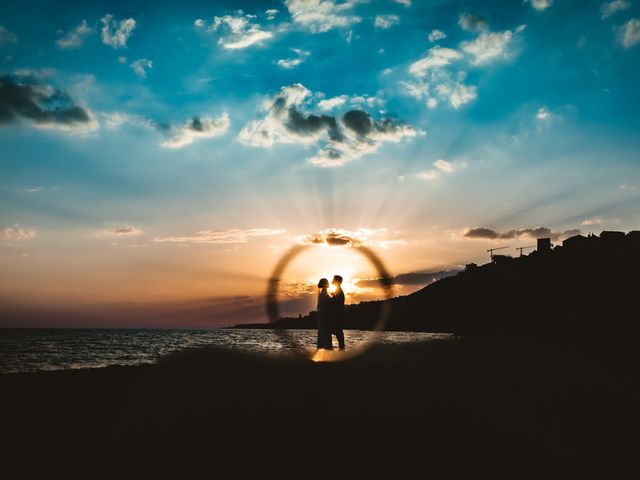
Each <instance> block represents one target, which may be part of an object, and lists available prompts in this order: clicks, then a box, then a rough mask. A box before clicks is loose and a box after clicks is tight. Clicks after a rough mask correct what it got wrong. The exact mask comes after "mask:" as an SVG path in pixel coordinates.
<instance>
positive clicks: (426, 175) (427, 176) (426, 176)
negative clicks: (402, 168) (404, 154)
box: [416, 170, 438, 180]
mask: <svg viewBox="0 0 640 480" xmlns="http://www.w3.org/2000/svg"><path fill="white" fill-rule="evenodd" d="M416 176H417V177H418V178H422V179H423V180H433V179H435V178H438V172H436V171H435V170H427V171H426V172H420V173H418V174H417V175H416Z"/></svg>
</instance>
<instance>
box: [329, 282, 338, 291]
mask: <svg viewBox="0 0 640 480" xmlns="http://www.w3.org/2000/svg"><path fill="white" fill-rule="evenodd" d="M337 289H338V287H336V286H335V285H334V284H333V283H332V284H331V285H329V293H333V292H335V291H336V290H337Z"/></svg>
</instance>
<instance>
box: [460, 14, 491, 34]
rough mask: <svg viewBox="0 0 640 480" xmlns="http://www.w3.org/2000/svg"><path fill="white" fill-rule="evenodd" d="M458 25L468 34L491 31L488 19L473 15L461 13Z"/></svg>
mask: <svg viewBox="0 0 640 480" xmlns="http://www.w3.org/2000/svg"><path fill="white" fill-rule="evenodd" d="M458 25H460V28H462V29H463V30H466V31H467V32H484V31H485V30H489V22H487V19H486V18H484V17H482V16H480V15H474V14H472V13H461V14H460V18H459V19H458Z"/></svg>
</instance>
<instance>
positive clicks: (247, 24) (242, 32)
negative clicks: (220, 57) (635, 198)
mask: <svg viewBox="0 0 640 480" xmlns="http://www.w3.org/2000/svg"><path fill="white" fill-rule="evenodd" d="M253 18H255V15H247V14H245V13H244V12H242V10H238V12H237V13H236V14H235V15H225V16H223V17H214V19H213V25H211V27H209V30H211V31H213V32H216V31H218V30H219V29H222V28H225V26H226V28H227V29H228V30H229V32H230V33H229V34H228V35H224V36H222V37H220V39H219V40H218V45H220V46H221V47H222V48H224V49H227V50H238V49H242V48H247V47H250V46H252V45H256V44H260V43H262V42H263V41H264V40H269V39H270V38H273V33H271V32H267V31H265V30H262V27H261V26H260V25H258V24H256V23H251V20H252V19H253Z"/></svg>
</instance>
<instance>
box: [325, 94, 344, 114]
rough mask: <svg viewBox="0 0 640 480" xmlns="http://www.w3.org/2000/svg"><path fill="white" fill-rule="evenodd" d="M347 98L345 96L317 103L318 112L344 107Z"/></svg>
mask: <svg viewBox="0 0 640 480" xmlns="http://www.w3.org/2000/svg"><path fill="white" fill-rule="evenodd" d="M348 99H349V97H348V96H347V95H340V96H339V97H332V98H327V99H325V100H320V101H319V102H318V108H319V109H320V110H333V109H334V108H337V107H341V106H342V105H344V104H345V103H346V102H347V100H348Z"/></svg>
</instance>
